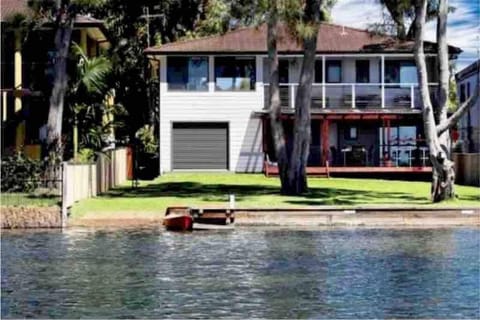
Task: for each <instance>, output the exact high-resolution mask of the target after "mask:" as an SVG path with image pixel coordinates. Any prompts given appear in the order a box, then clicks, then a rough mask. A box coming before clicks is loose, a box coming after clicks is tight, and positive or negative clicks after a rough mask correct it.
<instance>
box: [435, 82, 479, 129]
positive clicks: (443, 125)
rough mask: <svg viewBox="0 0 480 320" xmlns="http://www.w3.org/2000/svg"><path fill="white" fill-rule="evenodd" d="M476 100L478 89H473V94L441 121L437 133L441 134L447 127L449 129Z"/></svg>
mask: <svg viewBox="0 0 480 320" xmlns="http://www.w3.org/2000/svg"><path fill="white" fill-rule="evenodd" d="M477 100H478V89H477V90H476V91H475V94H474V95H472V96H470V98H468V99H467V100H466V101H465V102H464V103H463V104H462V105H461V106H460V107H458V109H457V111H455V112H454V113H453V114H452V115H451V116H450V117H449V118H448V119H446V120H445V121H443V122H441V123H440V124H439V125H438V126H437V134H438V135H441V134H442V133H444V132H445V131H447V130H448V129H451V128H452V127H453V126H454V125H455V124H456V123H457V122H458V120H460V118H461V117H462V116H463V115H464V114H465V112H466V111H467V110H468V109H470V108H471V107H472V106H473V105H474V104H475V103H476V102H477Z"/></svg>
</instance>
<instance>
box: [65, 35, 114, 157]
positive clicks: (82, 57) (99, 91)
mask: <svg viewBox="0 0 480 320" xmlns="http://www.w3.org/2000/svg"><path fill="white" fill-rule="evenodd" d="M73 52H74V54H75V55H76V57H77V59H78V62H77V68H76V72H75V75H74V76H73V77H72V79H73V80H72V81H71V85H70V98H71V100H72V101H71V102H72V106H71V107H72V112H73V115H74V123H73V159H74V160H75V161H77V160H78V115H79V113H80V112H81V110H84V109H86V108H88V107H90V106H91V104H90V103H89V102H90V101H91V100H92V99H88V98H90V96H92V95H94V96H95V98H96V99H97V100H100V101H102V100H103V99H104V96H105V93H106V89H107V75H108V74H109V72H110V71H111V63H110V61H109V60H108V59H107V58H106V57H101V56H100V57H93V58H88V57H87V56H86V54H85V52H83V50H82V48H80V46H78V45H77V44H76V43H74V44H73ZM89 100H90V101H89Z"/></svg>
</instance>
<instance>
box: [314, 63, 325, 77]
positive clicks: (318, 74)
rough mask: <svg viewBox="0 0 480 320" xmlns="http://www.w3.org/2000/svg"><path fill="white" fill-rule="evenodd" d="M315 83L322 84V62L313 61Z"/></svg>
mask: <svg viewBox="0 0 480 320" xmlns="http://www.w3.org/2000/svg"><path fill="white" fill-rule="evenodd" d="M314 82H315V83H322V82H323V62H322V60H315V81H314Z"/></svg>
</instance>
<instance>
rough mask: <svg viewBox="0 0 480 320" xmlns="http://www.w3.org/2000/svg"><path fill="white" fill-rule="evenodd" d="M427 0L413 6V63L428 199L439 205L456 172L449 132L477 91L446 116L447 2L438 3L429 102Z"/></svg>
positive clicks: (451, 188) (448, 196)
mask: <svg viewBox="0 0 480 320" xmlns="http://www.w3.org/2000/svg"><path fill="white" fill-rule="evenodd" d="M427 8H428V1H427V0H416V3H415V20H414V23H415V29H416V32H415V48H414V55H415V62H416V65H417V74H418V79H419V85H420V97H421V101H422V107H423V122H424V130H425V138H426V141H427V144H428V147H429V149H430V160H431V163H432V170H433V174H432V186H431V198H432V201H433V202H439V201H442V200H446V199H451V198H453V197H454V182H455V171H454V163H453V161H452V159H451V150H452V148H451V140H450V134H449V129H451V128H452V127H453V126H454V125H455V124H456V122H457V121H458V120H459V119H460V118H461V116H462V115H463V114H464V113H465V112H466V111H467V110H468V109H469V108H470V107H471V106H473V105H474V104H475V102H476V101H477V100H478V95H479V92H478V90H479V88H478V86H477V88H476V89H475V92H474V94H473V95H472V96H471V97H470V98H469V99H467V100H466V101H465V102H464V103H463V104H462V105H460V106H458V108H457V110H456V111H455V112H454V113H453V114H452V115H450V116H449V115H448V114H447V111H448V90H449V72H450V69H449V54H448V45H447V16H448V1H447V0H439V6H438V17H437V30H436V32H437V34H436V37H437V48H438V49H437V55H438V72H439V80H438V90H437V92H436V95H435V99H431V98H430V97H431V92H430V89H429V86H428V74H427V67H426V61H425V54H424V39H425V24H426V21H427V11H428V10H427Z"/></svg>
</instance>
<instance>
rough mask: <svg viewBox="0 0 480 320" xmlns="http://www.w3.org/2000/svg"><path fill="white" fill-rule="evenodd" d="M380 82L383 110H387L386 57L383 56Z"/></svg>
mask: <svg viewBox="0 0 480 320" xmlns="http://www.w3.org/2000/svg"><path fill="white" fill-rule="evenodd" d="M380 81H381V83H382V108H385V56H384V55H383V54H382V56H381V62H380Z"/></svg>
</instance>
